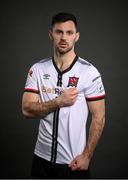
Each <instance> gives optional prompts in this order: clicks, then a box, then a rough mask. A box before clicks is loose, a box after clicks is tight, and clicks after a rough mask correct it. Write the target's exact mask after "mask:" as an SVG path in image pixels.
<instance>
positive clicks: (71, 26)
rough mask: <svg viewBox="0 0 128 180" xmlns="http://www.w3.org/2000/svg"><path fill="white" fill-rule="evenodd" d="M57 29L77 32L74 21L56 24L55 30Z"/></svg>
mask: <svg viewBox="0 0 128 180" xmlns="http://www.w3.org/2000/svg"><path fill="white" fill-rule="evenodd" d="M56 29H60V30H65V31H69V30H76V27H75V24H74V22H73V21H66V22H61V23H56V24H55V25H54V26H53V30H56Z"/></svg>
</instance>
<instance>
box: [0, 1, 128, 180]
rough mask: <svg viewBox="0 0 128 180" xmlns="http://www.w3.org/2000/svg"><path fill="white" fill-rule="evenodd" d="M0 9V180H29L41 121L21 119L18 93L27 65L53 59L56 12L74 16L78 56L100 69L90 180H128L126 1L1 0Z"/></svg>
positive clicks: (127, 14)
mask: <svg viewBox="0 0 128 180" xmlns="http://www.w3.org/2000/svg"><path fill="white" fill-rule="evenodd" d="M0 8H1V23H0V24H1V28H0V31H1V33H0V35H1V56H0V59H1V60H0V68H1V70H0V85H1V87H0V90H1V103H0V106H1V108H0V109H1V113H0V164H1V167H0V178H29V177H30V170H31V162H32V155H33V150H34V147H35V142H36V137H37V133H38V124H39V120H38V119H25V118H24V117H23V115H22V112H21V100H22V93H23V89H24V84H25V81H26V76H27V72H28V69H29V68H30V66H31V65H32V64H33V63H35V62H37V61H39V60H40V59H42V58H46V57H49V56H51V55H52V46H51V42H50V41H49V38H48V30H49V27H50V22H51V17H52V15H53V14H56V13H58V12H60V11H66V12H71V13H74V14H75V15H76V16H77V18H78V24H79V30H80V32H81V39H80V40H79V43H77V46H76V50H77V54H78V55H79V56H81V57H83V58H85V59H87V60H88V61H90V62H91V63H93V64H94V65H95V66H96V67H97V68H98V69H99V71H100V72H101V74H102V78H103V81H104V85H105V89H106V92H107V98H106V125H105V129H104V132H103V135H102V138H101V140H100V142H99V145H98V146H97V148H96V151H95V153H94V156H93V159H92V161H91V166H90V169H91V175H92V178H128V140H127V139H128V114H127V102H128V96H127V92H128V85H127V82H128V81H127V72H128V70H127V69H128V62H127V61H128V50H127V47H128V46H127V43H128V38H127V36H128V35H127V34H128V24H127V21H128V19H127V18H128V13H127V11H128V6H127V2H125V1H123V0H122V1H104V0H102V1H97V0H79V1H73V0H72V1H71V0H64V1H60V0H54V1H52V0H51V1H50V0H47V1H46V0H42V1H41V0H40V1H39V0H35V1H3V2H2V4H1V7H0ZM88 124H89V121H88Z"/></svg>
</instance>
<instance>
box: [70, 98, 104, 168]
mask: <svg viewBox="0 0 128 180" xmlns="http://www.w3.org/2000/svg"><path fill="white" fill-rule="evenodd" d="M88 107H89V110H90V112H91V116H92V120H91V124H90V128H89V136H88V139H87V144H86V147H85V149H84V151H83V153H82V154H81V155H78V156H77V157H76V158H75V159H74V160H73V161H72V162H71V163H70V165H69V167H70V168H71V170H87V169H88V167H89V163H90V160H91V157H92V155H93V153H94V150H95V148H96V146H97V143H98V141H99V139H100V137H101V134H102V131H103V128H104V124H105V100H104V99H102V100H97V101H88Z"/></svg>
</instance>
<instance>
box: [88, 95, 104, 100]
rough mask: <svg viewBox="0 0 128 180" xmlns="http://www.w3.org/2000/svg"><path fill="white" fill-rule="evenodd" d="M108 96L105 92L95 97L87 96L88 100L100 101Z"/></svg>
mask: <svg viewBox="0 0 128 180" xmlns="http://www.w3.org/2000/svg"><path fill="white" fill-rule="evenodd" d="M105 97H106V94H103V95H101V96H95V97H86V100H87V101H98V100H101V99H104V98H105Z"/></svg>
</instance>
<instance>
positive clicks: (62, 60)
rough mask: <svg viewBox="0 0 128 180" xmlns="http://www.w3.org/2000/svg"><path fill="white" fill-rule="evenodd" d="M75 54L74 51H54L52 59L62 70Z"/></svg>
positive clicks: (70, 62)
mask: <svg viewBox="0 0 128 180" xmlns="http://www.w3.org/2000/svg"><path fill="white" fill-rule="evenodd" d="M75 56H76V54H75V52H74V51H73V52H68V53H65V54H59V53H54V60H55V63H56V65H57V67H58V68H59V69H60V70H62V71H63V70H65V69H67V68H68V67H69V66H70V65H71V64H72V62H73V60H74V58H75Z"/></svg>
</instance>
